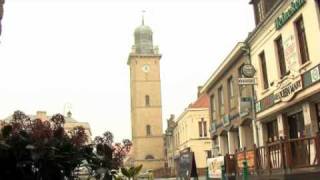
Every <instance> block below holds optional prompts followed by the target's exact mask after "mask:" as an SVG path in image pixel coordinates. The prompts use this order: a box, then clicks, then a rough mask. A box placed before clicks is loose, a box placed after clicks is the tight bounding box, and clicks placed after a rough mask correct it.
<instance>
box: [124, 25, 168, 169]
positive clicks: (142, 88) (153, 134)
mask: <svg viewBox="0 0 320 180" xmlns="http://www.w3.org/2000/svg"><path fill="white" fill-rule="evenodd" d="M152 36H153V34H152V30H151V28H150V27H149V26H146V25H144V22H143V20H142V25H141V26H139V27H138V28H136V30H135V32H134V38H135V39H134V40H135V44H134V46H133V47H132V52H131V53H130V54H129V58H128V65H129V67H130V88H131V126H132V142H133V161H134V164H135V165H140V164H142V165H143V170H149V169H153V170H156V169H159V168H163V167H164V148H163V145H164V142H163V132H162V104H161V80H160V58H161V55H160V54H159V52H158V48H156V47H154V46H153V40H152Z"/></svg>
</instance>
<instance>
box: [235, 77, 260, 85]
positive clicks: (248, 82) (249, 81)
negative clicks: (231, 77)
mask: <svg viewBox="0 0 320 180" xmlns="http://www.w3.org/2000/svg"><path fill="white" fill-rule="evenodd" d="M238 84H239V85H254V84H256V79H255V78H239V79H238Z"/></svg>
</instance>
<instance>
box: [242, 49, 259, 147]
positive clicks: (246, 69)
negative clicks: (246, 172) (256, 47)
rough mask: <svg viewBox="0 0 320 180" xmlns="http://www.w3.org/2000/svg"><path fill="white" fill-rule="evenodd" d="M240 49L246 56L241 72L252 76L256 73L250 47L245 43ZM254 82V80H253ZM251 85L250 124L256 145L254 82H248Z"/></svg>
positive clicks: (257, 138)
mask: <svg viewBox="0 0 320 180" xmlns="http://www.w3.org/2000/svg"><path fill="white" fill-rule="evenodd" d="M242 51H244V54H245V56H246V60H245V64H244V65H243V67H242V69H241V74H243V75H244V76H245V77H246V78H254V75H255V73H256V70H255V68H254V66H253V65H252V62H251V55H250V54H251V52H250V47H249V46H248V45H247V44H246V45H245V46H244V47H243V48H242ZM254 82H255V81H254ZM250 85H251V91H252V98H251V110H252V111H251V112H252V126H253V131H254V132H253V133H254V139H255V143H256V145H257V146H259V145H260V143H259V136H258V130H257V119H256V108H255V102H256V101H255V100H256V99H255V98H256V94H255V91H254V85H255V83H252V84H250Z"/></svg>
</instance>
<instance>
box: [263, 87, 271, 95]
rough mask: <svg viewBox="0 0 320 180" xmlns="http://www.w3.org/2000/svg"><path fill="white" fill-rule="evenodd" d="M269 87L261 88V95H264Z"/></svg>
mask: <svg viewBox="0 0 320 180" xmlns="http://www.w3.org/2000/svg"><path fill="white" fill-rule="evenodd" d="M269 89H270V87H269V88H267V89H263V90H262V91H261V95H265V94H266V93H267V92H269Z"/></svg>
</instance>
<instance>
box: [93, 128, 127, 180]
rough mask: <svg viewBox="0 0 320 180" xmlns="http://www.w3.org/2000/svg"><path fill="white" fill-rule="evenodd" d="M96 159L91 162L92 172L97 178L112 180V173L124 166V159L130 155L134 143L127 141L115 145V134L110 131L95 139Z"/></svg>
mask: <svg viewBox="0 0 320 180" xmlns="http://www.w3.org/2000/svg"><path fill="white" fill-rule="evenodd" d="M94 143H95V147H96V157H94V158H92V159H91V160H90V163H89V164H91V170H92V173H93V175H94V176H95V177H96V178H102V179H111V178H112V176H111V173H110V171H111V170H112V169H119V168H120V167H122V166H123V159H124V158H125V156H126V155H127V154H128V153H129V151H130V149H131V146H132V143H131V141H130V140H128V139H125V140H123V141H122V143H115V142H114V138H113V134H112V133H111V132H109V131H107V132H105V133H104V134H103V135H102V136H97V137H95V139H94Z"/></svg>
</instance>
